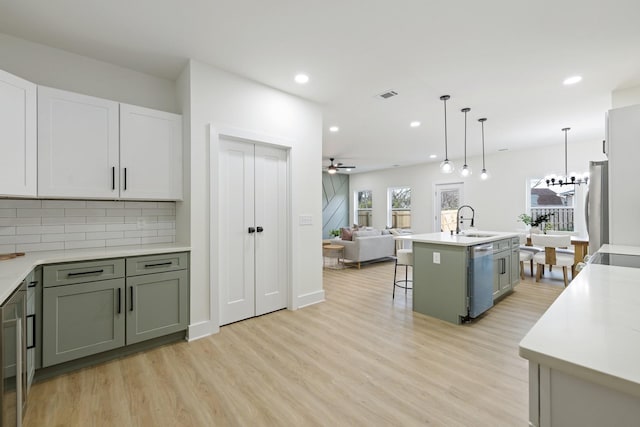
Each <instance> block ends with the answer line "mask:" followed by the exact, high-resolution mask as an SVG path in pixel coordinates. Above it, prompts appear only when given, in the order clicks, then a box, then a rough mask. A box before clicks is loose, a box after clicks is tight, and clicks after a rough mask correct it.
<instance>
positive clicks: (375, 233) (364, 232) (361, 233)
mask: <svg viewBox="0 0 640 427" xmlns="http://www.w3.org/2000/svg"><path fill="white" fill-rule="evenodd" d="M374 236H380V231H378V230H358V231H354V232H353V239H354V240H356V239H358V238H360V237H374Z"/></svg>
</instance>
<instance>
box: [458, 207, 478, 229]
mask: <svg viewBox="0 0 640 427" xmlns="http://www.w3.org/2000/svg"><path fill="white" fill-rule="evenodd" d="M462 208H469V209H471V227H473V221H474V220H475V218H476V211H475V210H474V209H473V208H472V207H471V206H469V205H462V206H460V207H459V208H458V212H456V234H460V224H461V223H462V221H464V220H465V219H469V218H463V217H461V216H460V211H461V210H462Z"/></svg>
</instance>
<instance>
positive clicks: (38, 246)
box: [16, 242, 64, 252]
mask: <svg viewBox="0 0 640 427" xmlns="http://www.w3.org/2000/svg"><path fill="white" fill-rule="evenodd" d="M61 249H64V243H63V242H55V243H26V244H21V245H16V251H18V252H36V251H55V250H61Z"/></svg>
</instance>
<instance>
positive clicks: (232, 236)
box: [212, 139, 255, 325]
mask: <svg viewBox="0 0 640 427" xmlns="http://www.w3.org/2000/svg"><path fill="white" fill-rule="evenodd" d="M219 159H220V160H219V165H218V166H219V167H218V177H219V181H218V194H219V207H218V221H219V222H218V228H219V236H220V242H219V245H218V247H219V248H220V251H219V253H218V254H215V253H214V254H212V256H218V257H219V271H218V283H219V288H220V324H221V325H226V324H228V323H232V322H237V321H238V320H242V319H246V318H249V317H252V316H254V313H255V303H254V299H255V289H254V280H255V279H254V277H255V276H254V263H255V258H254V253H255V233H249V232H248V229H249V227H255V223H254V168H255V166H254V147H253V145H251V144H244V143H241V142H237V141H232V140H224V139H222V140H221V141H220V157H219Z"/></svg>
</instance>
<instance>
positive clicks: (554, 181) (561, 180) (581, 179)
mask: <svg viewBox="0 0 640 427" xmlns="http://www.w3.org/2000/svg"><path fill="white" fill-rule="evenodd" d="M570 130H571V128H563V129H562V131H563V132H564V175H561V176H557V175H549V176H547V177H545V179H544V180H545V181H546V183H547V187H550V186H554V185H559V186H561V187H562V186H563V185H581V184H585V185H586V184H587V183H588V182H589V174H588V173H584V174H582V175H578V174H576V173H575V172H571V173H570V174H569V173H567V132H569V131H570Z"/></svg>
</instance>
